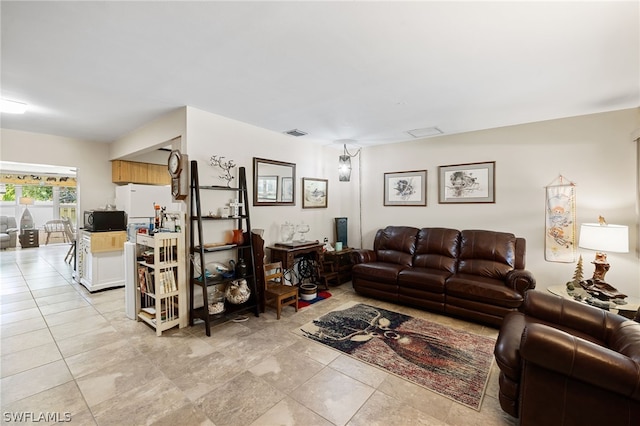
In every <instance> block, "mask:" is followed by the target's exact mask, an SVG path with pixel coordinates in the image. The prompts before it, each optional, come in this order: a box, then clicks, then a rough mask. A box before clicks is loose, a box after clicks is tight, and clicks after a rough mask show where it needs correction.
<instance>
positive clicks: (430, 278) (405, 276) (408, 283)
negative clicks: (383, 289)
mask: <svg viewBox="0 0 640 426" xmlns="http://www.w3.org/2000/svg"><path fill="white" fill-rule="evenodd" d="M450 276H451V274H450V273H449V272H447V271H442V270H439V269H428V268H417V267H413V268H406V269H403V270H402V271H400V273H399V274H398V285H399V286H400V287H409V288H414V289H418V290H424V291H430V292H433V293H444V283H445V281H446V280H447V278H448V277H450Z"/></svg>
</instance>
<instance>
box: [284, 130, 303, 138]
mask: <svg viewBox="0 0 640 426" xmlns="http://www.w3.org/2000/svg"><path fill="white" fill-rule="evenodd" d="M284 133H285V134H287V135H291V136H296V137H298V136H304V135H306V134H307V132H303V131H302V130H298V129H293V130H287V131H286V132H284Z"/></svg>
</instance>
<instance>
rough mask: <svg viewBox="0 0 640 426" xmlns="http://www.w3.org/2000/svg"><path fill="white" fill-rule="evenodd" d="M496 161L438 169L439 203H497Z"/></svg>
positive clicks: (454, 165) (453, 165)
mask: <svg viewBox="0 0 640 426" xmlns="http://www.w3.org/2000/svg"><path fill="white" fill-rule="evenodd" d="M495 165H496V162H495V161H487V162H483V163H466V164H452V165H449V166H440V167H438V203H440V204H448V203H460V204H461V203H495V201H496V198H495V170H496V168H495Z"/></svg>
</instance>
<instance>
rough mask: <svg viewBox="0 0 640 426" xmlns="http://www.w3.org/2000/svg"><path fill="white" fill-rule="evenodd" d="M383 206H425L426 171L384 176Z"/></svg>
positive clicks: (395, 173) (386, 174)
mask: <svg viewBox="0 0 640 426" xmlns="http://www.w3.org/2000/svg"><path fill="white" fill-rule="evenodd" d="M384 205H385V206H426V205H427V171H426V170H413V171H410V172H394V173H385V174H384Z"/></svg>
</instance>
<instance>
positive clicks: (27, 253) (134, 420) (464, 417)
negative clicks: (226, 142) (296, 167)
mask: <svg viewBox="0 0 640 426" xmlns="http://www.w3.org/2000/svg"><path fill="white" fill-rule="evenodd" d="M67 248H68V246H67V245H66V244H60V245H49V246H46V247H41V248H38V249H24V250H21V249H16V250H6V251H2V252H1V253H0V260H1V264H0V267H1V273H0V279H1V302H2V304H1V309H2V310H1V327H2V328H1V337H2V358H1V376H2V378H1V381H0V386H1V404H2V423H3V424H12V423H15V421H14V418H13V417H12V416H18V415H23V416H25V415H26V416H29V415H30V416H32V417H36V418H38V420H39V421H37V422H33V423H34V424H38V425H42V424H53V423H56V422H55V420H56V416H57V420H59V421H61V423H62V421H64V420H67V417H66V416H67V413H69V414H70V417H71V423H72V424H78V425H95V424H97V425H119V426H120V425H143V424H152V425H172V426H173V425H217V426H223V425H305V426H307V425H309V426H311V425H327V426H330V425H353V426H356V425H367V426H369V425H385V426H387V425H403V426H404V425H483V426H484V425H513V424H515V421H514V419H512V418H510V417H509V416H508V415H506V414H504V413H503V412H502V410H501V409H500V407H499V404H498V402H497V399H496V394H497V368H496V367H495V364H494V366H493V369H492V372H491V377H490V382H489V385H488V389H487V392H486V395H485V398H484V401H483V404H482V409H481V410H480V412H477V411H475V410H472V409H470V408H467V407H465V406H463V405H460V404H457V403H455V402H452V401H451V400H449V399H447V398H444V397H441V396H439V395H437V394H435V393H433V392H430V391H428V390H425V389H424V388H421V387H418V386H415V385H413V384H410V383H408V382H406V381H404V380H401V379H399V378H397V377H395V376H392V375H389V374H387V373H385V372H383V371H381V370H379V369H376V368H374V367H370V366H368V365H365V364H362V363H360V362H358V361H355V360H353V359H351V358H349V357H347V356H344V355H340V354H339V353H337V352H335V351H333V350H331V349H328V348H326V347H324V346H322V345H320V344H318V343H314V342H312V341H309V340H306V339H304V338H302V337H299V336H297V335H295V334H294V333H292V332H291V330H293V329H294V328H295V327H296V326H299V325H302V324H304V323H306V322H308V321H310V320H312V319H313V318H315V317H317V316H319V315H321V314H323V313H324V312H326V311H328V310H331V309H332V308H335V307H337V306H340V305H342V304H344V303H346V302H347V301H349V300H354V299H357V300H366V299H363V298H360V297H359V296H357V295H356V294H355V293H354V292H353V289H352V288H351V287H350V285H349V283H347V284H343V285H342V286H340V287H335V288H332V289H331V292H332V294H333V297H331V298H330V299H328V300H325V301H323V302H321V303H318V304H315V305H312V306H310V307H308V308H305V309H302V310H300V311H299V312H298V313H295V312H294V311H293V309H290V308H285V312H284V315H283V318H282V319H281V320H280V321H278V320H276V319H275V313H274V311H272V310H268V311H267V313H265V314H263V315H261V316H260V318H255V317H253V316H252V317H251V318H250V319H249V321H247V322H244V323H227V324H223V325H220V326H217V327H215V328H214V329H213V330H212V336H211V337H206V335H205V333H204V327H203V326H202V325H199V326H195V327H191V328H184V329H180V330H178V329H174V330H170V331H169V332H165V333H164V334H163V336H162V337H156V335H155V333H154V332H153V331H152V330H151V329H150V328H149V327H147V326H146V325H144V324H143V323H139V322H136V321H132V320H129V319H127V318H126V316H125V314H124V290H123V289H114V290H108V291H103V292H99V293H94V294H90V293H88V292H87V291H86V290H85V289H84V287H82V286H80V285H78V284H76V283H75V282H74V281H73V280H72V278H71V268H70V266H69V265H67V264H66V263H65V262H64V261H63V258H64V256H65V254H66V251H67ZM371 303H373V304H378V305H379V306H383V307H384V306H385V305H384V304H381V302H379V301H371ZM386 306H387V307H391V308H392V309H395V310H397V311H402V312H406V313H409V314H411V315H414V316H420V317H424V318H428V319H431V320H435V321H438V322H440V323H444V324H447V325H449V326H452V327H458V328H463V329H466V330H469V331H471V332H474V333H478V334H483V335H489V336H496V335H497V331H496V330H495V329H492V328H489V327H483V326H480V325H476V324H471V323H467V322H464V321H459V320H455V319H451V318H448V317H442V316H438V315H434V314H430V313H427V312H422V311H416V310H411V309H407V308H402V307H400V306H392V305H386ZM40 416H51V417H53V419H52V420H54V421H51V422H47V421H44V420H43V419H42V417H40ZM51 417H49V418H50V419H51Z"/></svg>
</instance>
